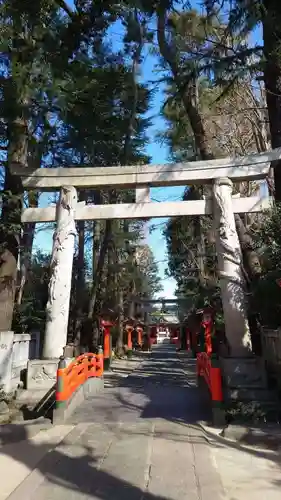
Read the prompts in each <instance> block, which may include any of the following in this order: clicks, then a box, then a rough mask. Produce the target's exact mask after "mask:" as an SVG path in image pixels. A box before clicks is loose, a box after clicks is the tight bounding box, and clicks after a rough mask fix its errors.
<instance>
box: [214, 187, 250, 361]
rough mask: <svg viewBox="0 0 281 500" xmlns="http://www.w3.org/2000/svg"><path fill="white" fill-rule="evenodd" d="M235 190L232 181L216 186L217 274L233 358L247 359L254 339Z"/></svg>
mask: <svg viewBox="0 0 281 500" xmlns="http://www.w3.org/2000/svg"><path fill="white" fill-rule="evenodd" d="M232 187H233V184H232V181H231V180H230V179H229V178H220V179H216V180H215V181H214V185H213V195H214V196H213V202H214V222H215V236H216V249H217V257H218V271H219V279H220V287H221V297H222V305H223V312H224V321H225V330H226V335H227V339H228V342H229V344H230V349H231V356H232V357H248V356H249V355H250V354H251V339H250V330H249V324H248V319H247V311H246V300H245V282H244V276H243V270H242V251H241V247H240V243H239V239H238V235H237V232H236V226H235V219H234V213H233V206H232V196H231V195H232Z"/></svg>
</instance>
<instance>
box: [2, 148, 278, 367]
mask: <svg viewBox="0 0 281 500" xmlns="http://www.w3.org/2000/svg"><path fill="white" fill-rule="evenodd" d="M279 159H281V148H279V149H275V150H273V151H270V152H265V153H261V154H250V155H248V156H244V157H242V158H236V159H231V158H223V159H219V160H208V161H198V162H185V163H178V164H166V165H135V166H124V167H103V168H89V167H85V168H82V167H79V168H75V167H70V168H50V169H48V168H39V169H36V170H30V169H28V168H25V167H23V166H19V165H14V166H12V168H11V172H12V173H13V174H14V175H18V176H20V177H21V179H22V184H23V188H24V189H25V190H36V189H37V190H40V191H55V190H60V199H59V202H58V204H57V207H51V206H50V207H48V208H27V209H25V210H23V212H22V222H23V223H26V222H53V221H56V223H57V227H56V231H55V234H54V243H53V252H52V262H51V279H50V284H49V299H48V304H47V321H46V332H45V343H44V349H43V358H44V359H56V358H59V356H61V354H62V353H63V348H64V346H65V344H66V341H67V325H68V314H69V300H70V291H71V275H72V264H73V253H74V242H75V234H76V230H75V220H96V219H137V218H139V219H145V218H152V217H173V216H181V215H186V216H188V215H212V214H213V216H214V221H215V228H216V231H215V234H216V249H217V254H218V271H219V276H220V284H221V292H222V303H223V310H224V318H225V326H226V333H227V336H228V339H229V342H230V344H231V348H232V352H233V353H234V355H236V356H243V355H244V356H246V355H247V354H248V352H249V350H248V345H249V343H250V335H249V327H248V322H247V315H246V309H245V300H244V279H243V273H242V268H241V262H242V255H241V249H240V244H239V240H238V236H237V232H236V228H235V220H234V213H247V212H260V211H262V210H265V209H268V208H269V207H270V204H271V200H270V198H269V197H268V196H266V197H261V196H252V197H249V198H242V197H241V198H237V197H232V186H233V184H232V181H234V182H240V181H254V180H259V179H264V178H265V177H266V176H267V175H268V172H269V168H270V163H271V162H272V161H274V160H279ZM189 184H203V185H205V184H209V185H211V186H212V195H211V197H210V198H207V199H203V200H196V201H180V202H161V203H153V202H151V201H150V196H149V191H150V187H155V186H175V185H189ZM112 187H115V188H118V189H121V188H135V189H136V201H135V203H124V204H114V205H85V203H77V192H76V188H83V189H85V188H87V189H89V188H93V189H97V188H100V189H111V188H112Z"/></svg>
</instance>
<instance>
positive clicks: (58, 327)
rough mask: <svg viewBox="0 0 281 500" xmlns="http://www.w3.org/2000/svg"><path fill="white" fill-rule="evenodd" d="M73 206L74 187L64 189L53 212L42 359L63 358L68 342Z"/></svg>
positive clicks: (74, 228)
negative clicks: (49, 273)
mask: <svg viewBox="0 0 281 500" xmlns="http://www.w3.org/2000/svg"><path fill="white" fill-rule="evenodd" d="M76 206H77V192H76V189H75V188H74V187H73V186H66V187H63V188H62V189H61V193H60V198H59V201H58V204H57V210H56V220H57V227H56V231H55V233H54V237H53V251H52V258H51V266H50V267H51V277H50V281H49V293H48V303H47V307H46V328H45V338H44V347H43V359H58V358H59V357H60V356H62V355H63V352H64V347H65V346H66V342H67V327H68V316H69V303H70V293H71V280H72V266H73V255H74V244H75V237H76V227H75V220H74V214H75V208H76Z"/></svg>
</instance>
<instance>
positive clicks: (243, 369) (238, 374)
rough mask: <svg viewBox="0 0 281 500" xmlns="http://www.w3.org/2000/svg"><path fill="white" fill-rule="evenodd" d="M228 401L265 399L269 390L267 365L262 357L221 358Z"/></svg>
mask: <svg viewBox="0 0 281 500" xmlns="http://www.w3.org/2000/svg"><path fill="white" fill-rule="evenodd" d="M220 362H221V369H222V373H223V379H224V388H225V399H226V401H229V402H230V401H245V400H246V401H251V400H253V399H256V398H258V399H260V398H262V399H264V397H265V396H266V394H267V392H268V388H267V379H266V372H265V367H264V364H263V362H262V360H261V359H259V358H256V357H254V356H252V357H248V358H244V357H243V358H240V357H227V358H220Z"/></svg>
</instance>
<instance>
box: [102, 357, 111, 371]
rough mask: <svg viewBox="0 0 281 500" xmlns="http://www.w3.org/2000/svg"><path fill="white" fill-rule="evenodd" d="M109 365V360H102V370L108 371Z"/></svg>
mask: <svg viewBox="0 0 281 500" xmlns="http://www.w3.org/2000/svg"><path fill="white" fill-rule="evenodd" d="M110 365H111V358H104V360H103V368H104V370H109V368H110Z"/></svg>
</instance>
